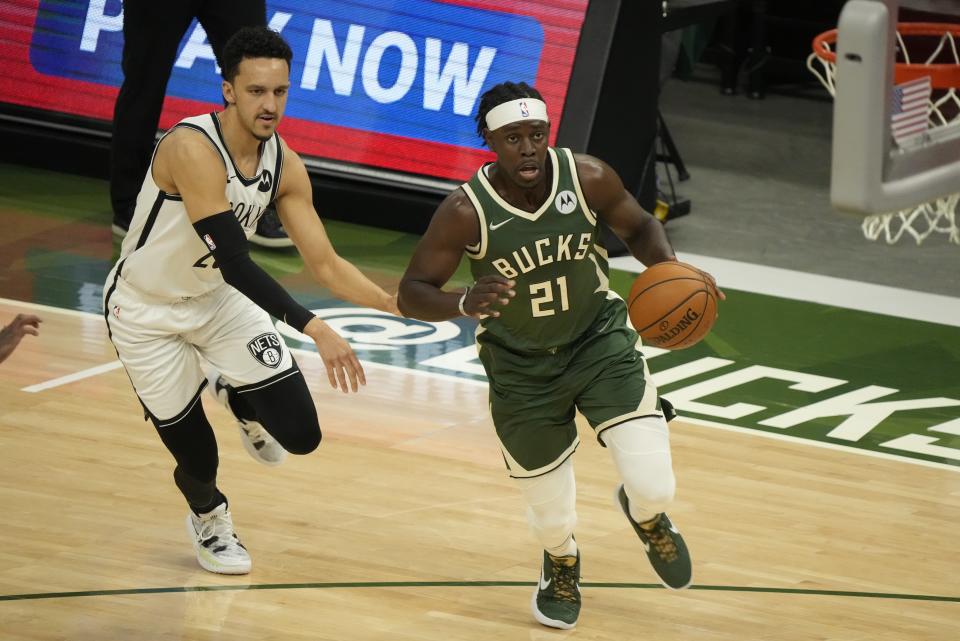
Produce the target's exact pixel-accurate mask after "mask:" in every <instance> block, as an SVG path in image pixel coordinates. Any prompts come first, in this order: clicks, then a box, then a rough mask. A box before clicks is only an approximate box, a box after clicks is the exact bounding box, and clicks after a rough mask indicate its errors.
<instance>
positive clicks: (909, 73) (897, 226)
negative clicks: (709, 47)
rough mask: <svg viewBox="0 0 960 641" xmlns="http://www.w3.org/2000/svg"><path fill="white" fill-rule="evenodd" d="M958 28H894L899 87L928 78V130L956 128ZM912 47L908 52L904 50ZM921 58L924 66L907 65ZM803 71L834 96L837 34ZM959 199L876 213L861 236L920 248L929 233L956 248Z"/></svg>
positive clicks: (816, 49)
mask: <svg viewBox="0 0 960 641" xmlns="http://www.w3.org/2000/svg"><path fill="white" fill-rule="evenodd" d="M958 40H960V24H946V23H937V22H915V23H899V24H898V25H897V59H896V63H895V65H894V77H895V82H896V83H897V84H902V83H905V82H909V81H911V80H918V79H921V78H926V77H929V78H930V84H931V86H932V87H933V91H931V93H930V101H929V102H930V105H929V112H928V113H929V123H928V124H929V129H936V128H939V127H946V126H947V125H950V124H953V123H960V95H958V89H960V53H958V43H957V41H958ZM908 44H909V45H910V46H909V47H908V46H907V45H908ZM911 50H913V52H914V54H913V55H914V56H915V57H919V56H922V57H923V58H924V59H923V61H922V62H917V61H913V60H911V53H910V51H911ZM807 67H808V68H809V69H810V71H811V72H813V74H814V75H815V76H816V77H817V78H818V79H819V80H820V82H821V83H822V84H823V86H824V87H826V89H827V91H829V92H830V93H831V95H836V82H837V77H836V72H837V30H836V29H831V30H830V31H826V32H824V33H821V34H820V35H819V36H817V37H816V38H814V39H813V53H811V54H810V56H809V57H808V58H807ZM958 201H960V194H952V195H950V196H947V197H946V198H939V199H937V200H935V201H933V202H928V203H923V204H921V205H917V206H915V207H911V208H908V209H903V210H900V211H896V212H889V213H884V214H874V215H871V216H867V217H866V218H864V220H863V224H862V226H861V229H862V230H863V235H864V236H865V237H866V238H868V239H870V240H877V239H878V238H880V237H881V236H882V237H883V239H884V240H885V241H886V242H887V244H890V245H892V244H894V243H896V242H898V241H899V240H900V239H901V238H902V237H903V236H904V234H907V235H909V236H911V237H913V239H914V240H915V241H916V242H917V244H918V245H919V244H920V243H922V242H923V241H924V240H926V239H927V238H928V237H929V236H930V235H931V234H934V233H941V234H946V235H947V237H948V238H949V240H950V242H953V243H957V244H958V245H960V228H958V227H957V216H956V211H957V204H958Z"/></svg>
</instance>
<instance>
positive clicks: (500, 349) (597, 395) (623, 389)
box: [477, 298, 663, 478]
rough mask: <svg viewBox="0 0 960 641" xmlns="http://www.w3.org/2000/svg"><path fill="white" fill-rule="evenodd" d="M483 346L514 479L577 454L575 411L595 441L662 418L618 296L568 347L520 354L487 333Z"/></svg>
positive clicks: (481, 341)
mask: <svg viewBox="0 0 960 641" xmlns="http://www.w3.org/2000/svg"><path fill="white" fill-rule="evenodd" d="M477 343H478V346H479V348H480V349H479V351H480V361H481V362H482V363H483V366H484V368H485V369H486V372H487V378H488V379H489V382H490V412H491V414H492V415H493V424H494V426H495V427H496V430H497V436H498V437H499V439H500V447H501V450H502V451H503V458H504V461H505V462H506V464H507V468H508V470H509V471H510V476H513V477H520V478H525V477H532V476H539V475H541V474H546V473H547V472H549V471H551V470H553V469H554V468H556V467H557V466H558V465H560V464H561V463H563V461H564V460H566V459H567V458H568V457H569V456H570V455H571V454H573V452H574V450H576V449H577V445H579V443H580V440H579V438H578V436H577V427H576V424H575V423H574V417H575V416H576V410H580V413H581V414H583V416H584V417H585V418H586V419H587V421H588V422H589V423H590V426H591V427H592V428H593V430H594V432H595V433H596V435H597V438H599V437H600V434H601V433H603V431H604V430H607V429H609V428H611V427H613V426H615V425H619V424H620V423H623V422H625V421H628V420H630V419H633V418H639V417H643V416H663V413H662V412H661V409H660V403H659V400H658V397H657V389H656V387H655V386H654V384H653V382H652V381H651V380H650V372H649V370H648V369H647V365H646V361H645V360H644V358H643V354H641V353H640V337H639V336H638V335H637V333H636V331H634V329H633V328H632V327H631V326H630V325H629V324H628V322H627V309H626V305H625V304H624V302H623V300H621V299H620V298H610V299H607V300H606V301H605V302H604V304H603V307H602V308H601V310H600V313H599V314H598V315H597V318H596V320H595V321H594V323H593V324H592V325H591V326H590V328H589V329H588V330H587V331H585V332H584V333H583V334H582V335H581V336H580V337H579V338H578V339H577V340H575V341H573V342H572V343H570V344H568V345H564V346H562V347H557V348H555V349H552V350H545V351H542V352H526V353H523V352H517V351H514V350H511V349H508V348H507V347H506V346H504V345H501V344H500V343H497V342H494V341H493V340H491V339H488V338H487V337H486V336H484V334H482V333H481V334H480V335H479V336H478V337H477ZM602 444H603V442H602V441H601V445H602Z"/></svg>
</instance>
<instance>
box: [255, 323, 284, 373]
mask: <svg viewBox="0 0 960 641" xmlns="http://www.w3.org/2000/svg"><path fill="white" fill-rule="evenodd" d="M247 349H248V350H250V354H251V355H252V356H253V357H254V358H255V359H257V360H258V361H260V362H261V363H262V364H264V365H266V366H267V367H270V368H272V369H277V367H279V365H280V360H281V359H282V358H283V344H282V343H281V342H280V337H279V336H277V335H276V334H274V333H273V332H268V333H266V334H260V335H259V336H257V337H256V338H255V339H253V340H252V341H250V342H249V343H247Z"/></svg>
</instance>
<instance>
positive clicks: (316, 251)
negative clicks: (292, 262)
mask: <svg viewBox="0 0 960 641" xmlns="http://www.w3.org/2000/svg"><path fill="white" fill-rule="evenodd" d="M277 213H278V214H280V220H281V221H283V226H284V228H285V229H286V230H287V234H288V235H289V236H290V239H291V240H292V241H293V243H294V244H295V245H296V246H297V250H298V251H299V252H300V255H301V256H303V262H304V264H306V266H307V269H309V270H310V274H311V275H312V276H313V278H314V279H315V280H316V281H317V282H318V283H320V284H321V285H323V286H324V287H326V288H327V289H329V290H330V291H331V293H333V295H334V296H336V297H337V298H339V299H341V300H346V301H350V302H351V303H354V304H356V305H361V306H363V307H372V308H374V309H380V310H383V311H385V312H390V313H391V314H397V315H399V313H400V312H399V310H398V309H397V297H396V296H391V295H390V294H388V293H387V292H385V291H384V290H383V289H382V288H381V287H379V286H378V285H377V284H376V283H374V282H373V281H371V280H370V279H369V278H367V277H366V276H365V275H364V274H363V272H361V271H360V270H359V269H357V267H356V266H355V265H353V264H352V263H351V262H349V261H347V260H345V259H344V258H342V257H341V256H340V255H338V254H337V252H336V250H335V249H334V248H333V245H332V244H331V243H330V238H329V237H328V236H327V231H326V229H324V226H323V222H321V220H320V217H319V216H318V215H317V211H316V209H314V207H313V189H312V187H311V186H310V177H309V176H308V175H307V169H306V167H304V165H303V161H302V160H301V159H300V156H298V155H297V154H296V153H295V152H293V151H292V150H291V149H290V148H289V147H287V146H286V144H285V143H284V155H283V174H282V176H281V179H280V186H279V189H278V191H277Z"/></svg>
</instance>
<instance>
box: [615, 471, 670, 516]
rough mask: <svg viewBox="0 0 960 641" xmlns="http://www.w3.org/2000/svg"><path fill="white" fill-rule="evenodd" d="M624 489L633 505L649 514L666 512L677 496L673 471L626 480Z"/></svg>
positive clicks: (624, 480)
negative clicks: (637, 505) (635, 504)
mask: <svg viewBox="0 0 960 641" xmlns="http://www.w3.org/2000/svg"><path fill="white" fill-rule="evenodd" d="M623 484H624V487H625V489H626V491H627V496H628V497H629V498H630V502H631V503H638V504H639V507H642V508H644V509H645V510H646V511H649V512H664V511H666V509H667V507H669V505H670V504H671V503H673V497H674V495H675V494H676V490H677V482H676V479H675V478H674V476H673V472H672V470H669V468H668V470H667V471H666V472H665V473H661V474H658V475H643V476H642V478H636V477H634V478H626V477H625V478H624V479H623Z"/></svg>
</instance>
